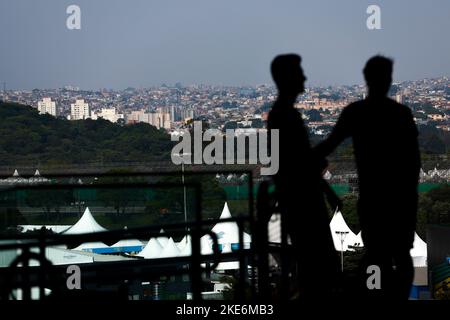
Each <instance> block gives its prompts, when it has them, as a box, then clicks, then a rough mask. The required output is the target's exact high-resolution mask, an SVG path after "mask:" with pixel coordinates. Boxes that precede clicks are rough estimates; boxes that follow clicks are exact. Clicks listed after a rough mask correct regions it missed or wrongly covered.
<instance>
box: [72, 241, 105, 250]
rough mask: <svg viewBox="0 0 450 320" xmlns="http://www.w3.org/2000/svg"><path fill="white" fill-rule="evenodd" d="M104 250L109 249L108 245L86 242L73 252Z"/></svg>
mask: <svg viewBox="0 0 450 320" xmlns="http://www.w3.org/2000/svg"><path fill="white" fill-rule="evenodd" d="M103 248H109V246H107V245H106V244H104V243H103V242H98V241H97V242H86V243H82V244H80V245H79V246H78V247H76V248H74V249H73V250H79V251H92V250H93V249H103Z"/></svg>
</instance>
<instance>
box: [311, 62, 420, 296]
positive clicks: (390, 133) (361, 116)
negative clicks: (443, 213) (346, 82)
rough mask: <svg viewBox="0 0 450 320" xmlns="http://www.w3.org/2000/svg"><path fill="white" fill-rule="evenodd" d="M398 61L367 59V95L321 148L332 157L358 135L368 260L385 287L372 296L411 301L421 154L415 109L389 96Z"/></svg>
mask: <svg viewBox="0 0 450 320" xmlns="http://www.w3.org/2000/svg"><path fill="white" fill-rule="evenodd" d="M392 65H393V63H392V61H391V60H390V59H387V58H385V57H381V56H375V57H373V58H371V59H370V60H369V61H368V62H367V64H366V66H365V68H364V77H365V80H366V83H367V86H368V97H367V99H365V100H362V101H358V102H355V103H352V104H350V105H349V106H347V107H346V108H345V109H344V110H343V111H342V113H341V115H340V117H339V120H338V122H337V124H336V126H335V127H334V129H333V131H332V133H331V134H330V136H329V138H328V139H327V140H325V141H324V142H322V143H321V144H319V145H318V146H317V148H316V149H315V150H316V151H317V155H318V156H327V155H329V154H330V153H331V152H332V151H333V150H334V149H335V148H336V147H337V146H338V145H339V144H340V143H341V142H342V141H343V140H344V139H346V138H349V137H351V138H352V139H353V148H354V155H355V160H356V165H357V170H358V180H359V200H358V214H359V219H360V225H361V230H362V237H363V242H364V246H365V248H366V250H367V261H366V262H367V264H368V265H371V264H374V265H378V266H379V267H380V268H381V291H377V290H373V291H370V294H374V295H375V296H381V297H389V298H405V299H406V298H408V296H409V292H410V289H411V283H412V280H413V276H414V269H413V265H412V260H411V257H410V254H409V250H410V249H411V247H412V244H413V241H414V231H415V226H416V212H417V184H418V178H419V170H420V153H419V148H418V143H417V136H418V131H417V128H416V125H415V123H414V119H413V117H412V114H411V111H410V110H409V108H408V107H406V106H404V105H401V104H399V103H397V102H395V101H393V100H391V99H389V98H388V97H387V94H388V91H389V88H390V85H391V82H392ZM364 273H365V270H364ZM365 277H366V278H367V277H368V275H367V274H365ZM364 285H365V280H364Z"/></svg>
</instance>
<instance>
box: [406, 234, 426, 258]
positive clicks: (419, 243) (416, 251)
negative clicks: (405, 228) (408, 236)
mask: <svg viewBox="0 0 450 320" xmlns="http://www.w3.org/2000/svg"><path fill="white" fill-rule="evenodd" d="M409 254H410V255H411V257H427V256H428V251H427V244H426V243H425V241H423V240H422V239H421V238H420V237H419V235H418V234H417V232H414V243H413V248H412V249H411V250H410V251H409Z"/></svg>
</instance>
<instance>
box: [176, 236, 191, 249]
mask: <svg viewBox="0 0 450 320" xmlns="http://www.w3.org/2000/svg"><path fill="white" fill-rule="evenodd" d="M190 243H191V236H190V235H187V236H184V237H183V239H181V241H180V242H177V243H176V245H177V247H178V250H180V252H181V251H183V249H184V248H185V247H186V245H187V244H190Z"/></svg>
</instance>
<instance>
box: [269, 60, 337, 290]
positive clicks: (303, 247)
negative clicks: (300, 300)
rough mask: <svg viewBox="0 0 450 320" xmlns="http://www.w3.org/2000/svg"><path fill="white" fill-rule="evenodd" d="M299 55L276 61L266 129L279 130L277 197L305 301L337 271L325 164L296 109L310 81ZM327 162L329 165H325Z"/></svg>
mask: <svg viewBox="0 0 450 320" xmlns="http://www.w3.org/2000/svg"><path fill="white" fill-rule="evenodd" d="M300 62H301V58H300V56H298V55H295V54H287V55H280V56H277V57H276V58H275V59H274V60H273V62H272V65H271V72H272V77H273V80H274V81H275V84H276V86H277V88H278V94H279V95H278V99H277V100H276V102H275V103H274V105H273V107H272V110H271V111H270V113H269V117H268V129H269V130H272V129H278V130H279V134H280V140H279V144H280V145H279V153H280V154H279V159H280V160H279V161H280V164H279V170H278V173H277V174H276V175H275V176H274V182H275V186H276V195H277V199H278V203H279V207H280V211H281V213H282V216H283V219H285V220H284V221H285V222H286V226H287V231H288V234H289V236H290V238H291V241H292V244H293V247H294V249H295V250H296V251H295V252H296V257H295V258H296V260H298V263H299V286H300V294H301V296H303V297H306V298H308V297H310V298H321V297H323V296H324V295H325V294H326V293H329V292H327V291H330V289H331V287H332V285H333V280H334V277H335V273H336V271H337V268H338V266H337V260H336V253H335V250H334V246H333V240H332V237H331V232H330V228H329V218H328V212H327V208H326V205H325V201H324V196H323V192H322V190H323V187H324V186H325V182H324V181H323V180H322V178H321V171H322V169H323V167H324V164H323V163H322V164H321V163H320V161H317V160H316V159H313V157H312V150H311V146H310V143H309V138H308V133H307V129H306V127H305V125H304V123H303V120H302V117H301V114H300V113H299V112H298V111H297V110H296V109H295V108H294V103H295V101H296V99H297V96H298V95H299V94H300V93H303V92H304V82H305V80H306V77H305V76H304V74H303V70H302V69H301V67H300ZM324 161H325V160H324Z"/></svg>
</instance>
